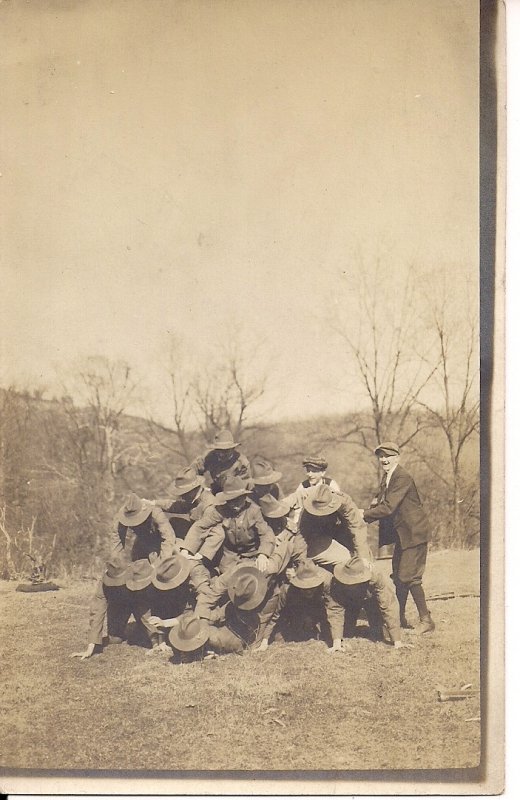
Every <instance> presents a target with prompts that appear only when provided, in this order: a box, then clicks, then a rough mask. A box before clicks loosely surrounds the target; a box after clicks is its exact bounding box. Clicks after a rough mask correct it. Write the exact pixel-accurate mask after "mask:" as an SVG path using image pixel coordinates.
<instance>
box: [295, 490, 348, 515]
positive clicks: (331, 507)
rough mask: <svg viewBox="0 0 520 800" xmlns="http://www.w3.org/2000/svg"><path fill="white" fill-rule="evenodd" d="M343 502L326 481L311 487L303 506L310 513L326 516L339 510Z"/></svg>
mask: <svg viewBox="0 0 520 800" xmlns="http://www.w3.org/2000/svg"><path fill="white" fill-rule="evenodd" d="M341 502H342V501H341V497H340V495H339V494H336V493H335V492H333V491H331V488H330V486H328V485H327V484H326V483H320V484H319V485H318V486H313V487H312V489H310V491H309V494H308V495H307V497H306V498H305V499H304V501H303V507H304V509H305V511H308V512H309V514H314V515H315V516H317V517H324V516H326V515H327V514H333V513H334V512H335V511H337V510H338V508H339V507H340V505H341Z"/></svg>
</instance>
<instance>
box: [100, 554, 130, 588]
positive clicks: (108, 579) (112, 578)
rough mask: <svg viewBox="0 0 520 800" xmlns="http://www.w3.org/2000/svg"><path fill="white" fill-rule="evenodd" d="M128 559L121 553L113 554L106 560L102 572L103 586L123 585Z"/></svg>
mask: <svg viewBox="0 0 520 800" xmlns="http://www.w3.org/2000/svg"><path fill="white" fill-rule="evenodd" d="M128 566H129V564H128V559H127V558H125V557H124V556H123V555H115V556H113V557H112V558H111V559H110V561H108V562H107V565H106V567H105V572H104V573H103V579H102V580H103V583H104V584H105V586H124V585H125V583H126V576H127V570H128Z"/></svg>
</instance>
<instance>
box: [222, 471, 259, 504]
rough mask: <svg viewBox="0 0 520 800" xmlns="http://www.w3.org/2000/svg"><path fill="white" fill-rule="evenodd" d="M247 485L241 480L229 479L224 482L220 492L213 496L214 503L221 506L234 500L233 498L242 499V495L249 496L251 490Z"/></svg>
mask: <svg viewBox="0 0 520 800" xmlns="http://www.w3.org/2000/svg"><path fill="white" fill-rule="evenodd" d="M247 487H248V485H247V483H246V482H245V481H243V480H242V478H237V477H233V476H231V477H229V478H226V479H225V481H224V485H223V487H222V491H221V492H219V493H218V494H217V495H215V503H216V504H217V505H222V503H227V501H228V500H234V499H235V497H242V495H243V494H251V489H248V488H247Z"/></svg>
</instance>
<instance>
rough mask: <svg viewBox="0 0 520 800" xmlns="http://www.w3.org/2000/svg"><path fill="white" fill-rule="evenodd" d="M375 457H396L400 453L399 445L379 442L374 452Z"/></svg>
mask: <svg viewBox="0 0 520 800" xmlns="http://www.w3.org/2000/svg"><path fill="white" fill-rule="evenodd" d="M374 453H375V455H376V456H377V455H379V453H381V454H382V455H384V456H398V455H399V453H400V450H399V445H398V444H396V443H395V442H381V444H378V445H377V447H376V449H375V450H374Z"/></svg>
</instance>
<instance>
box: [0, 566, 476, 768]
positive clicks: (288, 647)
mask: <svg viewBox="0 0 520 800" xmlns="http://www.w3.org/2000/svg"><path fill="white" fill-rule="evenodd" d="M380 565H382V567H383V568H384V569H385V570H386V571H387V572H389V569H390V562H388V561H383V562H380ZM425 584H426V590H427V594H429V595H431V594H436V593H439V592H444V591H454V592H455V593H456V594H464V593H478V590H479V553H478V552H477V551H471V552H451V551H445V552H442V553H431V554H430V556H429V561H428V567H427V574H426V581H425ZM92 589H93V584H92V583H81V584H74V585H70V586H66V587H64V588H62V589H61V590H60V591H59V592H49V593H42V594H32V595H31V594H22V593H16V592H15V584H9V583H6V582H3V583H1V584H0V607H1V612H2V613H1V616H0V626H1V627H0V637H1V641H2V656H1V658H2V665H1V674H2V684H3V686H2V693H1V696H0V731H1V732H0V754H1V755H0V763H1V765H2V766H3V767H6V768H7V767H11V768H12V767H17V768H22V767H31V768H37V769H60V770H61V769H76V770H83V769H88V770H96V769H98V770H108V769H110V770H117V769H120V770H132V769H135V770H167V771H173V770H200V769H206V770H233V769H239V770H243V769H247V770H253V769H254V770H367V769H385V768H390V769H438V768H455V767H475V766H477V765H478V763H479V758H480V756H479V752H480V726H479V722H478V721H476V720H475V719H474V718H478V717H479V716H480V713H479V698H478V697H475V698H470V699H466V700H463V701H459V702H456V701H453V702H444V703H441V702H439V701H438V699H437V692H436V686H437V685H438V684H443V685H445V686H448V687H453V688H459V687H460V686H461V685H462V684H468V683H471V684H473V687H475V688H477V687H478V686H479V600H478V598H476V597H467V598H455V599H452V600H447V601H437V602H432V603H431V610H432V614H433V616H434V619H435V622H436V625H437V630H436V631H435V633H434V634H433V635H428V636H423V637H421V638H419V639H418V640H417V641H415V639H414V637H412V636H409V635H408V636H407V641H412V642H413V643H414V644H415V648H414V649H413V650H398V651H394V650H393V649H392V648H390V647H388V646H387V645H384V644H374V643H372V642H370V641H368V640H367V639H364V638H363V637H362V636H360V637H359V638H356V639H354V640H352V650H351V651H350V652H348V653H345V654H335V655H333V656H331V655H329V654H328V653H327V652H326V650H325V646H324V645H323V644H322V643H320V642H308V643H303V644H273V645H271V646H270V647H269V649H268V650H267V651H266V652H265V653H256V654H255V653H247V654H246V655H244V656H242V657H240V656H227V657H223V658H221V659H218V660H216V661H206V662H203V663H202V664H188V665H182V666H174V665H173V664H172V663H170V661H169V658H168V655H167V654H163V655H154V656H151V657H145V652H146V651H145V650H143V649H142V648H139V647H136V646H130V645H128V644H123V645H112V646H110V647H107V648H105V651H104V652H103V654H100V655H96V656H94V657H93V658H91V659H89V660H86V661H79V660H77V659H72V658H70V653H72V652H73V651H75V650H78V649H83V648H84V646H85V644H86V630H87V625H88V603H89V596H90V594H91V592H92ZM409 617H410V619H411V621H412V622H413V621H415V620H416V616H415V614H414V611H413V610H412V607H411V606H410V613H409Z"/></svg>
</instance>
